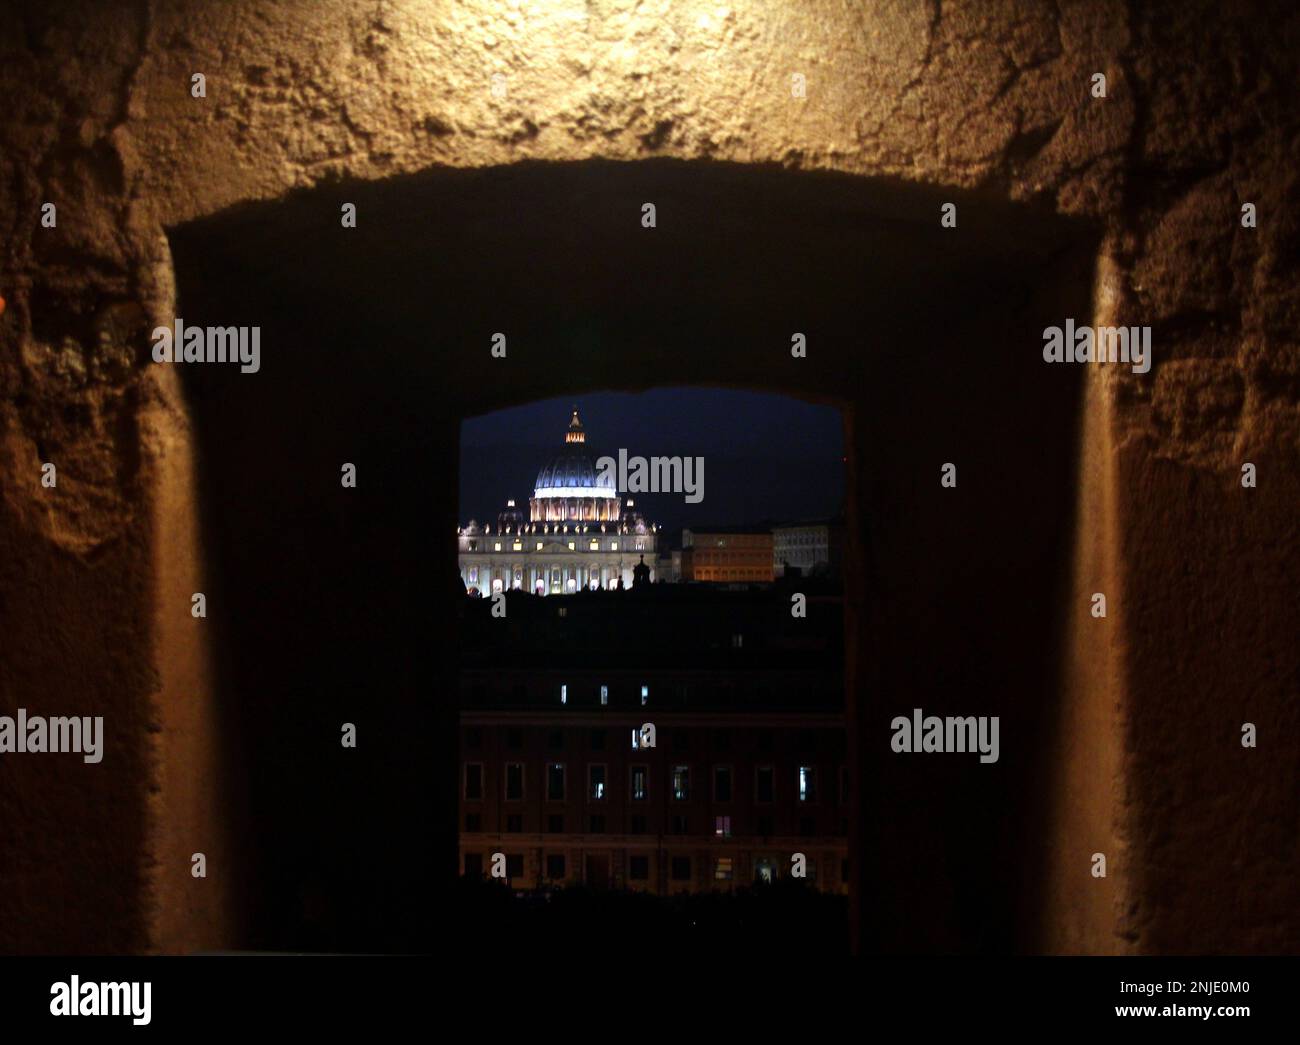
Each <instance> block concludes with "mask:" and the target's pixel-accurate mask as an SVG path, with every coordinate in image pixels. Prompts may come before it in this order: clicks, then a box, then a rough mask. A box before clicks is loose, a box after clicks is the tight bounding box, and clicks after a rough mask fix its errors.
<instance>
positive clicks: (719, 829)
mask: <svg viewBox="0 0 1300 1045" xmlns="http://www.w3.org/2000/svg"><path fill="white" fill-rule="evenodd" d="M713 833H714V835H716V836H717V837H718V838H730V837H731V817H729V816H715V817H714V818H713ZM727 877H728V878H730V877H731V876H730V875H728V876H727Z"/></svg>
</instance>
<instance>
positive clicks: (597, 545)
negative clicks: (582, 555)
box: [591, 540, 600, 552]
mask: <svg viewBox="0 0 1300 1045" xmlns="http://www.w3.org/2000/svg"><path fill="white" fill-rule="evenodd" d="M591 550H592V551H594V552H598V551H600V541H598V540H593V541H592V542H591Z"/></svg>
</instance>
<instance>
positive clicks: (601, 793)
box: [587, 766, 605, 801]
mask: <svg viewBox="0 0 1300 1045" xmlns="http://www.w3.org/2000/svg"><path fill="white" fill-rule="evenodd" d="M587 797H588V798H590V799H593V800H596V801H599V800H601V799H603V798H604V797H605V767H604V766H588V767H587Z"/></svg>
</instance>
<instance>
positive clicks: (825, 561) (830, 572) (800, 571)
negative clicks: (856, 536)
mask: <svg viewBox="0 0 1300 1045" xmlns="http://www.w3.org/2000/svg"><path fill="white" fill-rule="evenodd" d="M843 559H844V523H843V521H842V520H837V519H831V520H825V521H822V522H803V523H787V524H785V525H782V526H774V527H773V528H772V571H773V573H774V574H775V575H776V576H777V577H784V576H786V574H787V572H788V573H790V574H791V575H798V576H803V577H820V576H826V577H839V576H840V571H841V564H842V563H843ZM796 571H797V573H796Z"/></svg>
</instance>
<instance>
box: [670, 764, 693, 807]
mask: <svg viewBox="0 0 1300 1045" xmlns="http://www.w3.org/2000/svg"><path fill="white" fill-rule="evenodd" d="M690 797H691V770H690V767H689V766H673V798H675V799H676V800H677V801H678V802H685V801H686V800H687V799H689V798H690Z"/></svg>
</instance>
